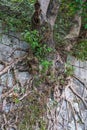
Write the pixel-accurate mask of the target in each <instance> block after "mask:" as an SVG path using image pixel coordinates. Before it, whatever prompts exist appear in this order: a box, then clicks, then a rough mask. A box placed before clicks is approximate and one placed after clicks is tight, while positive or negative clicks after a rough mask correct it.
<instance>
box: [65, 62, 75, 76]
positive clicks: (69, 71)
mask: <svg viewBox="0 0 87 130" xmlns="http://www.w3.org/2000/svg"><path fill="white" fill-rule="evenodd" d="M73 72H74V68H73V66H71V65H70V64H69V63H66V64H65V74H66V76H72V75H73Z"/></svg>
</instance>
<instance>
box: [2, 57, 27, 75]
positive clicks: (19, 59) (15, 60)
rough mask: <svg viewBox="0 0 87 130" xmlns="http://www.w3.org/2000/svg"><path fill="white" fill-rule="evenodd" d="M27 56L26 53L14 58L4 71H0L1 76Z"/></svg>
mask: <svg viewBox="0 0 87 130" xmlns="http://www.w3.org/2000/svg"><path fill="white" fill-rule="evenodd" d="M26 57H27V55H24V56H23V57H20V58H16V59H14V60H12V61H11V62H10V63H9V65H8V66H6V67H5V68H4V69H3V70H2V71H0V76H1V75H2V74H4V73H6V72H7V71H8V70H9V69H11V68H13V67H14V65H15V64H17V63H18V62H19V61H21V60H23V59H25V58H26Z"/></svg>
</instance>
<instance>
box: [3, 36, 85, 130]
mask: <svg viewBox="0 0 87 130" xmlns="http://www.w3.org/2000/svg"><path fill="white" fill-rule="evenodd" d="M12 35H14V34H12ZM28 47H29V45H28V44H27V43H26V42H24V41H20V40H19V39H17V38H16V37H11V36H7V35H2V38H1V39H0V61H3V64H2V63H1V62H0V71H1V70H2V69H3V68H4V62H7V63H8V62H10V61H11V60H12V59H13V58H19V57H20V56H21V57H22V56H24V54H26V52H24V51H21V50H20V51H18V50H17V51H15V52H14V53H13V55H12V56H11V57H10V54H11V53H12V51H13V50H14V49H17V48H21V49H28ZM69 61H70V63H71V65H73V66H74V68H75V71H74V74H75V76H77V77H78V78H79V79H80V80H81V82H83V83H84V84H82V83H81V82H80V81H79V80H77V79H74V81H73V88H74V89H75V90H76V92H77V93H78V94H79V95H80V96H81V97H82V98H83V99H85V102H86V103H87V61H85V62H82V61H79V60H76V59H75V58H74V57H69ZM16 67H17V66H15V68H16ZM15 71H16V75H17V80H18V82H20V83H21V85H22V87H23V86H24V85H25V83H26V81H28V80H29V79H30V77H31V75H30V74H29V72H27V71H24V72H22V71H19V70H18V69H17V68H16V69H15ZM17 85H18V83H16V84H15V81H14V73H13V71H12V70H11V71H8V72H6V73H5V74H3V75H1V76H0V95H1V94H2V92H3V90H4V89H5V88H6V87H7V86H8V87H9V88H12V87H14V86H17ZM64 93H65V96H66V99H68V100H69V101H70V102H72V106H73V112H72V110H71V109H72V106H71V105H70V104H68V103H67V102H66V101H63V102H62V104H60V103H59V104H58V107H57V109H56V116H57V119H58V121H59V122H56V123H57V124H58V125H57V127H56V128H55V129H54V130H75V120H76V122H77V130H87V109H86V108H85V106H84V104H83V103H82V101H80V99H79V98H78V97H76V95H74V94H73V92H72V91H71V90H70V89H69V88H67V89H65V92H64ZM1 103H2V101H1V98H0V111H1V107H2V106H1ZM4 104H5V107H3V111H4V112H5V113H8V112H9V110H10V107H11V106H10V103H7V101H4ZM60 106H61V108H59V107H60ZM53 116H55V115H54V112H53ZM73 116H75V119H74V118H73ZM1 119H2V116H0V126H1V123H2V121H1ZM62 124H63V125H62ZM9 129H10V130H14V127H12V128H10V127H9ZM49 130H53V129H49Z"/></svg>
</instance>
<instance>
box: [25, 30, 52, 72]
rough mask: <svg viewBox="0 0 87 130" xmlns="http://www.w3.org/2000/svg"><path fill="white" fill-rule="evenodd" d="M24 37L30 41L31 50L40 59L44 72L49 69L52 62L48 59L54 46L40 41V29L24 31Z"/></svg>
mask: <svg viewBox="0 0 87 130" xmlns="http://www.w3.org/2000/svg"><path fill="white" fill-rule="evenodd" d="M23 36H24V39H25V41H26V42H28V43H29V45H30V47H31V50H32V52H33V54H34V56H36V57H37V58H38V60H39V63H40V65H42V68H43V72H45V71H46V70H48V68H49V66H50V65H51V64H52V63H51V62H50V61H48V60H47V55H48V54H49V53H50V52H51V51H52V48H50V47H47V45H46V44H41V43H40V40H41V39H40V36H39V33H38V31H36V30H34V31H27V30H26V31H25V32H24V33H23Z"/></svg>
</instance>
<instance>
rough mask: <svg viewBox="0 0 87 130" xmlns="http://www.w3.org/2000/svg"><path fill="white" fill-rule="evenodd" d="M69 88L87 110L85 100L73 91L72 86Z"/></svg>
mask: <svg viewBox="0 0 87 130" xmlns="http://www.w3.org/2000/svg"><path fill="white" fill-rule="evenodd" d="M69 88H70V89H71V91H72V92H73V93H74V94H75V95H76V96H77V97H78V98H80V99H81V101H82V102H83V104H84V106H85V107H86V109H87V104H86V102H85V101H84V99H83V98H82V97H81V96H80V95H79V94H78V93H77V92H76V91H75V90H74V89H73V87H72V86H69Z"/></svg>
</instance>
